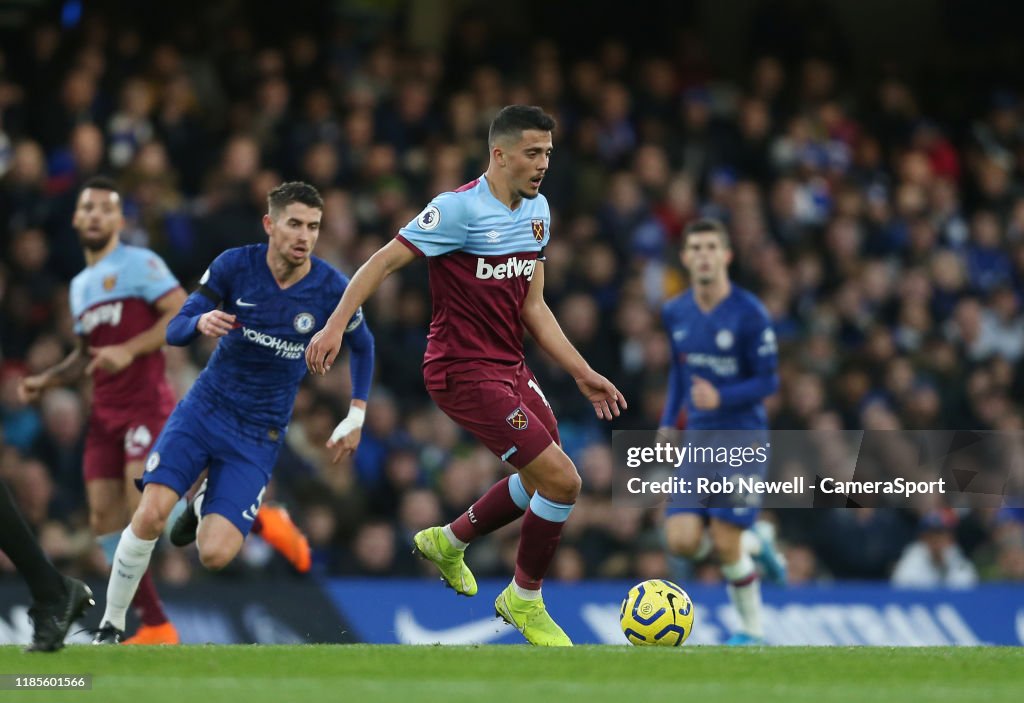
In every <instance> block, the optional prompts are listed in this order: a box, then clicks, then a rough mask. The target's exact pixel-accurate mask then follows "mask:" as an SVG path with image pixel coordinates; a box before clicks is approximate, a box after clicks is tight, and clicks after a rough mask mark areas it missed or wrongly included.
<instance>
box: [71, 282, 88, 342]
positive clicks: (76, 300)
mask: <svg viewBox="0 0 1024 703" xmlns="http://www.w3.org/2000/svg"><path fill="white" fill-rule="evenodd" d="M82 286H83V284H82V274H78V275H77V276H75V277H74V278H73V279H71V289H70V290H69V291H68V298H69V300H68V302H69V304H70V306H71V317H72V319H74V321H75V322H74V330H75V334H77V335H79V336H81V335H82V334H84V332H85V330H84V329H83V327H82V322H81V320H79V317H80V316H81V314H82V307H83V304H82V295H83V294H82Z"/></svg>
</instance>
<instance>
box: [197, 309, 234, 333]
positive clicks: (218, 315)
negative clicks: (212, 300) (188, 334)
mask: <svg viewBox="0 0 1024 703" xmlns="http://www.w3.org/2000/svg"><path fill="white" fill-rule="evenodd" d="M234 327H235V316H234V315H229V314H228V313H226V312H224V311H223V310H211V311H210V312H207V313H204V314H203V315H202V316H201V317H200V318H199V322H198V323H196V329H197V330H198V331H199V333H200V334H205V335H206V336H207V337H223V336H224V335H226V334H227V333H228V332H230V331H231V330H232V329H234Z"/></svg>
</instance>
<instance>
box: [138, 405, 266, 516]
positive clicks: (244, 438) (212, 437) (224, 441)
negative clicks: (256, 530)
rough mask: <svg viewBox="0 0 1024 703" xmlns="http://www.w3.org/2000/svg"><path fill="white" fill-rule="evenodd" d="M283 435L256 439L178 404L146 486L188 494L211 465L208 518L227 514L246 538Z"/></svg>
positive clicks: (149, 464)
mask: <svg viewBox="0 0 1024 703" xmlns="http://www.w3.org/2000/svg"><path fill="white" fill-rule="evenodd" d="M251 434H253V435H254V434H256V432H252V433H251ZM283 434H284V433H283V432H278V431H276V430H269V431H268V432H267V436H266V437H264V438H262V439H257V438H255V437H253V436H249V435H247V434H243V433H242V432H240V431H239V427H238V425H237V424H236V423H233V422H232V421H231V420H230V419H227V418H225V417H224V416H223V414H222V413H215V412H210V411H205V410H204V409H202V408H200V407H197V405H196V404H195V403H190V404H186V402H182V403H179V404H178V407H177V408H175V409H174V412H173V413H171V417H170V419H168V420H167V424H166V425H164V429H163V432H161V433H160V437H159V438H157V440H156V444H155V445H153V450H152V451H151V452H150V454H149V457H148V458H147V459H146V471H145V473H144V474H143V476H142V483H143V485H145V484H148V483H158V484H161V485H164V486H167V487H168V488H170V489H172V490H173V491H174V492H175V493H177V494H178V495H179V496H180V495H185V492H186V491H188V489H189V488H190V487H191V486H192V484H193V483H195V482H196V479H197V478H199V475H200V474H201V473H202V472H203V469H205V468H207V467H209V469H210V472H209V475H208V477H207V480H208V483H207V487H206V497H205V498H204V499H203V508H202V513H203V515H209V514H210V513H216V514H217V515H222V516H224V517H225V518H227V519H228V520H229V521H230V522H231V524H233V525H234V526H235V527H237V528H238V531H239V532H241V533H242V535H243V536H245V535H247V534H249V530H250V529H251V528H252V523H253V520H254V519H255V518H256V513H257V512H258V511H259V509H260V503H262V501H263V493H264V491H266V489H267V483H268V482H269V481H270V472H271V470H272V469H273V467H274V463H275V462H276V461H277V454H278V452H279V451H280V449H281V444H282V442H283Z"/></svg>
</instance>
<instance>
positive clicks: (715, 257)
mask: <svg viewBox="0 0 1024 703" xmlns="http://www.w3.org/2000/svg"><path fill="white" fill-rule="evenodd" d="M681 258H682V262H683V266H684V267H685V268H686V269H687V271H688V273H689V277H690V282H691V287H690V289H689V290H688V291H686V292H685V293H683V294H682V295H679V296H677V297H675V298H672V299H671V300H669V301H668V302H666V303H665V306H664V308H663V309H662V319H663V322H664V325H665V329H666V331H667V333H668V336H669V343H670V344H671V347H672V366H671V371H670V374H669V388H668V399H667V401H666V403H665V410H664V412H663V414H662V418H661V423H660V425H661V429H662V431H663V432H664V431H668V430H671V429H674V428H675V426H676V418H677V417H678V415H679V412H680V410H681V409H682V408H684V407H685V409H686V429H687V434H686V435H685V440H686V442H687V443H693V444H694V445H700V446H714V447H716V448H717V445H723V446H724V445H726V444H733V443H742V444H743V445H744V446H751V445H752V444H755V443H756V444H758V445H760V446H763V447H766V445H767V441H768V436H767V435H768V420H767V416H766V414H765V409H764V399H765V398H766V397H767V396H769V395H771V394H773V393H774V392H775V391H776V390H777V388H778V376H777V375H776V364H777V353H776V343H775V332H774V331H773V330H772V326H771V321H770V319H769V317H768V313H767V311H766V310H765V308H764V306H763V305H762V304H761V302H760V301H758V299H757V298H756V297H755V296H754V295H753V294H752V293H750V292H748V291H746V290H743V289H742V288H740V287H739V286H737V285H735V284H734V283H732V282H730V280H729V272H728V267H729V262H730V261H731V260H732V248H731V246H730V243H729V234H728V232H727V231H726V229H725V227H724V225H722V224H721V223H720V222H717V221H715V220H699V221H697V222H695V223H693V224H692V225H690V226H689V227H688V228H687V230H686V233H685V235H684V238H683V250H682V256H681ZM687 468H691V469H698V470H701V469H703V470H705V471H706V470H708V469H709V468H710V467H709V466H708V465H691V466H689V467H687ZM766 469H767V462H762V463H756V462H753V463H751V464H749V465H748V466H745V467H744V468H743V469H742V472H743V473H746V474H749V473H763V472H764V471H765V470H766ZM685 470H686V469H685V468H684V471H685ZM713 471H714V472H721V471H722V469H720V468H718V467H715V468H714V469H713ZM726 471H729V469H726ZM684 478H685V477H684ZM712 478H714V476H712ZM717 498H719V497H718V496H716V500H715V501H712V502H711V504H710V506H709V507H697V506H679V505H676V506H673V505H672V504H669V507H668V509H667V511H666V519H665V532H666V538H667V541H668V547H669V550H670V551H671V552H673V553H674V554H677V555H680V556H685V557H688V558H691V559H694V560H699V559H703V558H705V557H706V556H707V555H708V554H709V553H710V552H711V550H712V549H714V550H715V551H716V552H717V553H718V556H719V558H720V559H721V562H722V573H723V575H724V576H725V578H726V579H727V581H728V591H729V598H730V600H731V601H732V603H733V605H734V606H735V608H736V611H737V612H738V613H739V616H740V621H741V623H742V627H741V629H740V630H739V631H738V632H736V633H735V634H734V635H733V637H732V638H731V639H730V641H729V643H731V644H757V643H761V642H763V637H764V631H763V628H762V625H761V590H760V584H759V582H758V573H757V570H756V568H755V564H754V559H755V558H756V559H757V561H758V562H760V564H761V567H762V571H763V572H764V573H765V575H766V576H767V577H769V578H771V579H772V580H778V581H784V580H785V566H784V564H783V563H782V560H781V559H780V557H779V556H778V554H777V553H776V552H775V548H774V544H773V539H772V534H771V526H770V525H767V524H766V523H758V524H757V525H755V519H756V517H757V512H758V509H757V507H754V506H755V505H756V496H748V495H735V496H725V499H726V500H725V501H724V504H721V503H719V501H718V500H717ZM705 505H707V503H705ZM706 524H707V526H708V528H709V529H708V530H705V525H706ZM748 528H753V529H748ZM752 557H753V558H752Z"/></svg>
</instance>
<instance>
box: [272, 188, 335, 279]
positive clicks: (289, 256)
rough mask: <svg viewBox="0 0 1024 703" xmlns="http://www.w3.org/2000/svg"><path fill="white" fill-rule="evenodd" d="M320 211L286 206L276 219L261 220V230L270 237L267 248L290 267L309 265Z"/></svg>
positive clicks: (303, 206)
mask: <svg viewBox="0 0 1024 703" xmlns="http://www.w3.org/2000/svg"><path fill="white" fill-rule="evenodd" d="M323 214H324V213H323V211H322V210H319V209H318V208H315V207H310V206H309V205H303V204H302V203H289V204H288V205H287V206H286V207H285V208H284V210H282V211H280V212H278V213H275V215H276V217H275V218H271V217H270V215H265V216H264V222H263V224H264V229H266V231H267V236H269V237H270V247H271V249H273V250H274V251H275V252H276V253H277V255H278V256H279V257H280V258H281V259H283V260H284V261H286V262H288V263H289V264H290V265H292V266H302V265H303V264H305V263H306V262H307V261H309V257H310V255H311V254H312V253H313V248H314V247H315V246H316V240H317V237H319V236H320V218H321V217H323Z"/></svg>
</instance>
